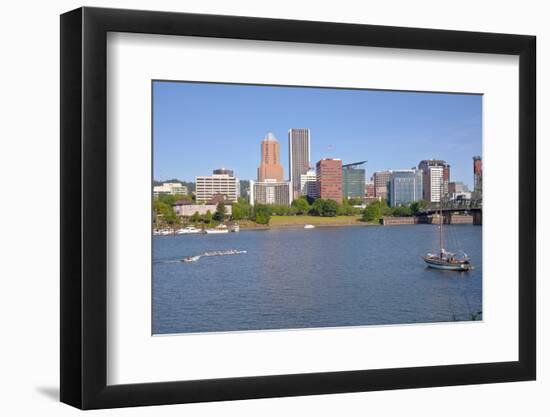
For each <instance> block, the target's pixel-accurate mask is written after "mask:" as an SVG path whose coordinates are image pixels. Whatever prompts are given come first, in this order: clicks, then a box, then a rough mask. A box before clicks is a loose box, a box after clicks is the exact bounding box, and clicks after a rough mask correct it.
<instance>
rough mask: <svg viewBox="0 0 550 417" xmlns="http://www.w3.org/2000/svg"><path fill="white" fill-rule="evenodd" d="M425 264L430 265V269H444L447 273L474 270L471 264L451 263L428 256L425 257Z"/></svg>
mask: <svg viewBox="0 0 550 417" xmlns="http://www.w3.org/2000/svg"><path fill="white" fill-rule="evenodd" d="M423 259H424V262H426V264H428V267H430V268H434V269H443V270H446V271H469V270H470V269H472V265H471V264H470V263H469V262H459V263H451V262H446V261H444V260H440V259H433V258H429V257H427V256H424V257H423Z"/></svg>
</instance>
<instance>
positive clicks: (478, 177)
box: [473, 156, 483, 198]
mask: <svg viewBox="0 0 550 417" xmlns="http://www.w3.org/2000/svg"><path fill="white" fill-rule="evenodd" d="M473 159H474V194H475V196H476V198H481V195H482V194H481V190H482V188H483V175H482V174H483V171H482V164H481V156H474V158H473Z"/></svg>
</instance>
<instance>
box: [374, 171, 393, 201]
mask: <svg viewBox="0 0 550 417" xmlns="http://www.w3.org/2000/svg"><path fill="white" fill-rule="evenodd" d="M391 174H392V171H391V170H389V171H377V172H375V173H374V174H373V175H372V181H373V182H374V196H375V197H380V198H381V199H382V200H386V199H387V198H388V183H389V182H390V177H391Z"/></svg>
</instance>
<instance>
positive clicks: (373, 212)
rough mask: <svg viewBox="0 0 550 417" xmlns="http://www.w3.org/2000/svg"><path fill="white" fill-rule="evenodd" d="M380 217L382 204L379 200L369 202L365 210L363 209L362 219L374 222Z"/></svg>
mask: <svg viewBox="0 0 550 417" xmlns="http://www.w3.org/2000/svg"><path fill="white" fill-rule="evenodd" d="M381 218H382V204H381V203H380V202H379V201H374V202H372V203H370V204H369V205H368V206H367V207H365V210H363V221H365V222H369V223H374V222H378V221H380V219H381Z"/></svg>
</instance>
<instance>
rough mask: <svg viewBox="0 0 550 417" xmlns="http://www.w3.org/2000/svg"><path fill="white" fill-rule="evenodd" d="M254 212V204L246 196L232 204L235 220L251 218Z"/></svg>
mask: <svg viewBox="0 0 550 417" xmlns="http://www.w3.org/2000/svg"><path fill="white" fill-rule="evenodd" d="M251 214H252V206H251V205H250V204H249V203H248V200H246V199H245V198H240V197H239V199H238V201H237V202H236V203H233V205H232V206H231V218H232V219H233V220H243V219H248V218H250V216H251Z"/></svg>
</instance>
